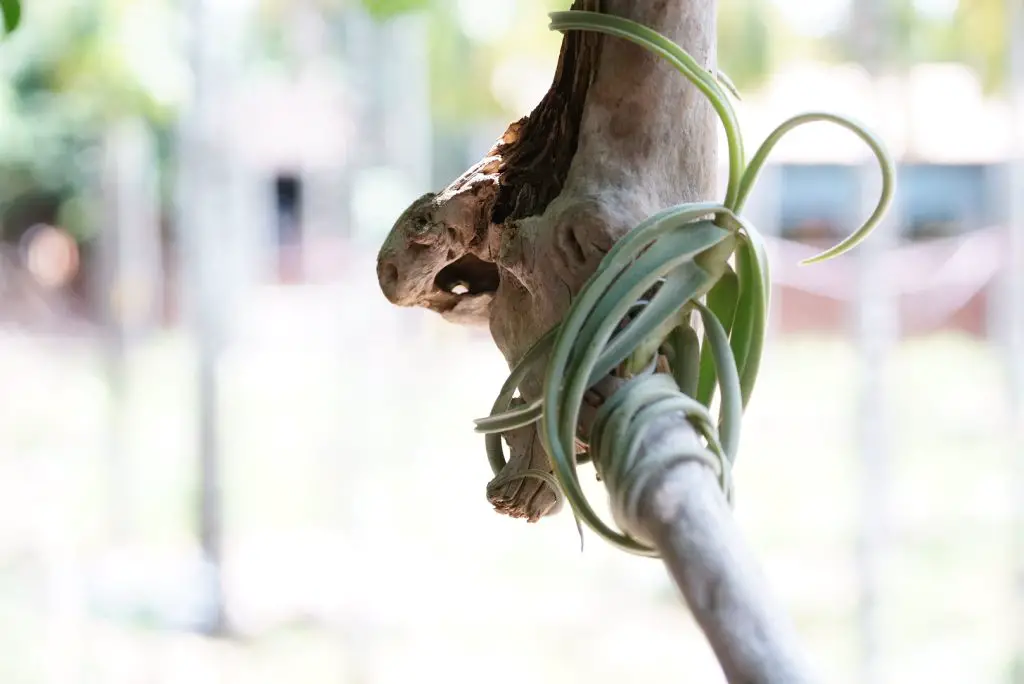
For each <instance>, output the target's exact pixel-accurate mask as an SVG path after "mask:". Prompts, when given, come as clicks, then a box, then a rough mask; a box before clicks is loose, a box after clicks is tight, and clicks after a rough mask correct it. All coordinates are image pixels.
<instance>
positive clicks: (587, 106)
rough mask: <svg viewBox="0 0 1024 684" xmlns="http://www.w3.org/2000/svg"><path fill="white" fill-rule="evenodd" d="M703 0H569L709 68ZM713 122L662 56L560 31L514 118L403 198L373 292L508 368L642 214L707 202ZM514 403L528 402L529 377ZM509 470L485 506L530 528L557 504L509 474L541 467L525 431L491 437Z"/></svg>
mask: <svg viewBox="0 0 1024 684" xmlns="http://www.w3.org/2000/svg"><path fill="white" fill-rule="evenodd" d="M713 7H714V2H713V0H647V1H645V2H634V1H632V0H577V1H576V2H575V3H574V4H573V9H585V10H591V11H602V12H606V13H609V14H615V15H619V16H624V17H628V18H630V19H633V20H635V21H638V22H640V23H642V24H645V25H647V26H650V27H651V28H654V29H655V30H658V31H660V32H661V33H663V34H665V35H667V36H668V37H670V38H672V39H673V40H676V41H678V42H680V44H682V45H683V46H684V47H685V48H686V49H687V50H688V51H689V52H690V54H692V55H693V56H694V58H695V59H697V61H698V62H700V63H702V64H703V65H704V66H706V67H708V68H712V67H713V64H712V61H711V60H712V59H713V54H714V34H715V31H714V20H713V19H714V12H713ZM714 159H715V125H714V118H713V112H712V110H711V107H710V105H709V104H708V103H707V101H706V100H704V99H703V97H702V96H701V95H700V94H699V93H698V92H697V91H696V89H695V88H693V87H691V86H690V85H689V84H688V83H687V82H686V81H685V79H683V78H682V76H680V75H679V74H678V73H676V72H675V71H673V70H672V69H671V67H669V66H668V65H667V64H665V63H664V62H663V61H661V60H659V59H657V58H656V57H654V56H652V55H650V54H649V53H647V52H645V51H644V50H643V49H642V48H640V47H638V46H635V45H632V44H629V43H627V42H626V41H623V40H621V39H617V38H611V37H603V36H599V35H597V34H594V33H585V32H570V33H568V34H566V36H565V37H564V38H563V42H562V48H561V52H560V54H559V59H558V65H557V68H556V70H555V76H554V80H553V83H552V86H551V88H550V90H549V91H548V93H547V94H546V95H545V97H544V98H543V99H542V100H541V102H540V103H539V104H538V105H537V107H536V108H535V109H534V111H533V112H531V113H530V115H529V116H527V117H524V118H523V119H520V120H519V121H517V122H515V123H513V124H512V125H510V126H509V127H508V130H506V132H505V134H504V135H503V136H502V138H501V139H500V140H499V141H498V143H497V144H496V145H495V146H494V147H493V148H492V150H490V152H489V153H488V154H487V155H486V156H485V157H484V158H483V159H482V160H481V161H480V162H478V163H477V164H475V165H473V166H472V167H471V168H470V169H468V170H467V171H466V172H465V173H463V174H462V175H461V176H460V177H459V178H457V179H456V180H455V181H453V182H452V183H451V184H450V185H449V186H448V187H447V188H445V189H444V190H442V191H441V192H440V193H436V194H433V193H431V194H427V195H424V196H423V197H421V198H420V199H418V200H417V201H416V202H414V203H413V204H412V205H411V206H410V207H409V208H408V209H407V210H406V211H405V212H404V213H403V214H402V216H401V217H400V218H399V219H398V221H397V222H396V224H395V226H394V227H393V228H392V230H391V233H390V234H389V235H388V238H387V240H386V241H385V243H384V245H383V247H382V248H381V251H380V254H379V256H378V263H377V274H378V278H379V280H380V284H381V289H382V290H383V291H384V294H385V295H386V296H387V297H388V299H389V300H390V301H392V302H393V303H395V304H398V305H402V306H422V307H426V308H429V309H431V310H433V311H436V312H438V313H440V314H441V315H442V316H444V317H445V318H446V319H448V320H450V321H453V322H457V323H464V324H484V323H487V324H488V325H489V326H490V331H491V335H492V337H493V338H494V341H495V343H496V344H497V346H498V348H499V349H500V350H501V352H502V353H503V354H504V356H505V358H506V360H507V362H508V363H509V365H510V366H511V365H514V364H515V363H516V362H517V361H518V360H519V359H520V358H521V357H522V355H523V354H524V353H525V352H526V350H527V349H528V348H529V347H530V345H531V344H532V343H533V342H534V341H535V340H536V339H538V338H539V337H540V336H541V335H542V334H543V333H544V332H546V331H547V330H549V329H550V328H551V327H552V326H554V325H555V324H557V323H558V321H559V320H560V319H561V318H562V316H563V315H564V313H565V311H566V310H567V308H568V306H569V303H570V301H571V298H572V297H573V296H574V294H575V293H576V292H578V291H579V289H580V287H581V286H582V285H583V283H584V282H585V281H586V279H587V277H589V276H590V274H591V273H593V271H594V270H595V269H596V267H597V265H598V264H599V263H600V261H601V258H602V257H603V256H604V254H605V253H606V252H607V251H608V250H609V249H610V248H611V246H612V245H613V244H614V242H615V241H616V240H617V239H619V238H620V237H621V236H622V235H623V234H625V232H626V231H628V230H629V229H630V228H632V227H633V226H635V225H636V224H637V223H639V222H640V221H641V220H643V219H644V218H646V217H647V216H649V215H650V214H652V213H654V212H656V211H659V210H661V209H663V208H665V207H667V206H670V205H672V204H676V203H679V202H685V201H694V200H697V199H707V198H709V197H710V196H711V192H712V190H713V187H714V169H715V164H714ZM541 371H542V369H541V368H538V369H535V371H534V374H533V375H532V376H530V377H528V378H527V381H526V382H525V383H524V386H523V387H521V391H522V393H523V394H524V395H525V396H527V397H534V396H536V395H537V393H538V392H539V390H540V380H541V378H540V373H541ZM506 442H507V443H508V445H509V464H508V465H507V466H506V469H505V471H503V473H502V476H501V478H500V480H499V482H498V483H495V482H492V484H491V486H489V487H488V490H487V495H488V499H489V500H490V501H491V503H492V504H494V506H495V508H496V509H497V510H499V511H500V512H502V513H505V514H507V515H511V516H514V517H522V518H526V519H528V520H531V521H535V520H538V519H539V518H540V517H542V516H544V515H547V514H549V513H551V512H552V511H554V510H556V497H555V493H554V492H553V491H552V490H551V488H550V487H549V486H548V485H546V484H544V483H543V482H541V481H539V480H537V479H532V478H530V479H522V478H520V479H515V478H512V477H509V476H510V475H512V474H515V473H521V472H523V471H525V470H528V469H531V468H534V469H538V468H539V469H543V470H549V467H548V461H547V457H546V455H545V454H544V453H543V449H542V447H541V445H540V440H539V439H538V438H537V435H536V432H535V429H534V428H533V427H532V426H531V427H529V428H522V429H521V430H519V431H516V432H514V433H512V434H509V435H506Z"/></svg>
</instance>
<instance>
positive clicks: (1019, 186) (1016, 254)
mask: <svg viewBox="0 0 1024 684" xmlns="http://www.w3.org/2000/svg"><path fill="white" fill-rule="evenodd" d="M1006 8H1007V12H1008V13H1009V17H1008V20H1009V26H1010V83H1011V89H1010V98H1011V112H1012V114H1013V118H1012V121H1013V122H1014V128H1015V131H1014V133H1015V136H1014V145H1013V151H1012V158H1011V160H1010V184H1009V202H1010V206H1009V216H1008V219H1009V228H1010V230H1009V235H1010V250H1009V251H1010V256H1009V264H1008V273H1007V275H1008V283H1007V285H1008V290H1009V292H1008V294H1009V297H1008V298H1007V299H1008V303H1009V308H1008V314H1009V321H1008V322H1009V339H1008V348H1007V354H1006V357H1007V363H1008V366H1009V368H1008V373H1007V376H1008V381H1009V385H1010V387H1009V389H1010V411H1011V414H1010V416H1011V417H1010V419H1011V421H1013V422H1012V425H1011V436H1010V440H1011V442H1010V449H1011V451H1010V453H1011V454H1012V457H1013V462H1014V468H1013V471H1014V472H1013V482H1014V485H1013V486H1014V492H1013V496H1012V500H1013V501H1014V503H1015V505H1016V509H1015V511H1014V513H1015V515H1014V520H1013V530H1014V531H1013V539H1014V541H1013V547H1014V568H1013V572H1014V584H1013V594H1014V595H1013V606H1014V611H1013V615H1014V625H1013V628H1014V632H1015V633H1014V639H1013V642H1012V643H1013V648H1014V653H1013V659H1014V660H1013V674H1012V675H1011V676H1012V678H1013V679H1012V682H1013V683H1014V684H1024V123H1022V121H1024V8H1022V7H1021V3H1020V2H1008V3H1006Z"/></svg>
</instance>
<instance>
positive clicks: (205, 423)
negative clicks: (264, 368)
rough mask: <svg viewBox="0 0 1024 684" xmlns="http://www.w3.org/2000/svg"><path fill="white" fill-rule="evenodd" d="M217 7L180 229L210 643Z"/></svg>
mask: <svg viewBox="0 0 1024 684" xmlns="http://www.w3.org/2000/svg"><path fill="white" fill-rule="evenodd" d="M211 5H212V3H210V2H208V1H206V0H190V2H188V3H187V5H186V8H187V9H186V11H187V12H188V24H189V28H190V36H189V37H190V44H189V61H190V63H191V65H192V75H193V90H192V101H191V106H190V107H189V109H188V111H187V112H186V113H185V114H184V115H183V116H182V119H181V122H180V126H181V129H180V138H179V140H180V147H179V150H180V159H179V164H180V168H179V177H178V192H179V193H180V195H179V197H178V202H179V206H178V211H179V214H178V215H179V226H180V231H181V232H180V235H181V240H182V248H183V257H184V258H183V259H182V262H183V267H184V269H185V277H184V278H183V279H182V280H183V283H184V287H185V291H184V293H183V294H184V301H185V304H186V310H187V314H188V316H189V318H190V319H191V323H192V327H193V329H194V331H195V335H196V342H197V344H196V346H197V349H196V351H197V355H198V359H197V363H198V368H197V376H198V377H197V384H198V388H197V389H198V397H197V399H198V422H199V439H198V445H197V446H198V449H199V489H200V495H199V499H200V500H199V521H198V522H199V537H200V543H201V545H202V551H203V556H204V561H205V563H206V566H207V569H208V572H209V575H208V577H209V585H208V587H207V589H208V591H209V593H208V596H209V604H208V610H209V613H208V616H207V619H206V620H205V621H204V622H205V625H206V629H207V632H208V633H209V634H211V635H218V634H223V633H225V632H226V631H227V618H226V611H225V605H224V592H223V586H222V574H221V568H222V561H223V531H222V512H221V508H222V507H221V468H220V454H219V453H218V442H219V435H218V429H217V428H218V386H217V377H216V371H217V362H218V359H219V356H220V349H221V336H222V330H221V325H220V324H221V320H222V318H223V307H222V296H223V291H222V288H221V287H220V284H221V283H220V282H219V278H218V276H217V274H218V268H217V261H216V257H215V254H216V247H217V244H218V239H217V235H218V233H223V232H224V231H223V229H222V228H221V227H219V226H218V222H219V219H223V218H224V216H225V215H224V213H223V212H219V211H218V207H217V206H216V205H215V204H214V197H215V196H216V195H217V194H218V190H219V189H223V184H222V183H221V182H220V181H222V180H223V179H222V177H221V174H219V173H218V171H220V170H221V169H220V168H219V166H220V164H221V162H222V154H223V151H222V150H221V149H219V146H218V145H217V144H216V139H215V137H214V130H213V123H214V114H215V112H216V108H217V104H218V99H217V96H218V94H219V93H222V92H223V88H222V87H221V86H222V85H223V83H221V82H220V79H219V78H218V77H219V76H221V75H222V74H221V73H220V69H219V68H218V67H219V66H221V65H220V60H219V59H217V58H218V57H221V54H220V52H221V51H222V49H223V45H221V44H220V42H219V41H218V39H217V27H216V26H215V25H213V22H212V20H213V18H214V17H213V11H212V10H211Z"/></svg>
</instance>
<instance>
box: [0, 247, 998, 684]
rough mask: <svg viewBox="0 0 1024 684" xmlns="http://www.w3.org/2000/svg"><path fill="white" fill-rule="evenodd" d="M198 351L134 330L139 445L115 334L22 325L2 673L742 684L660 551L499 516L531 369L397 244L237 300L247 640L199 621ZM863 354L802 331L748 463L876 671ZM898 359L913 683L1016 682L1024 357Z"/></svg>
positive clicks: (0, 367)
mask: <svg viewBox="0 0 1024 684" xmlns="http://www.w3.org/2000/svg"><path fill="white" fill-rule="evenodd" d="M193 368H194V359H193V349H192V347H191V346H190V341H189V339H188V338H187V337H186V336H184V335H183V334H181V333H168V334H166V335H162V336H160V337H157V338H154V339H151V340H149V341H148V342H146V343H145V344H144V345H142V346H140V347H139V348H137V349H135V350H133V351H132V353H131V355H130V363H129V375H128V384H127V390H126V399H127V401H126V402H125V406H126V412H125V413H124V415H122V416H121V417H120V419H119V420H120V421H121V422H120V426H121V427H122V428H123V430H122V431H121V433H122V434H123V441H122V442H121V444H120V448H121V449H122V450H121V452H120V453H121V455H120V461H116V459H115V457H114V455H116V454H117V453H118V451H117V449H112V447H117V446H118V445H117V444H116V443H112V442H111V440H110V432H109V431H108V428H109V427H111V426H112V425H117V423H111V420H115V419H116V417H112V416H114V412H113V406H114V404H113V401H112V394H111V392H110V390H109V387H108V385H107V380H106V376H105V366H104V362H103V356H102V353H101V348H100V346H99V345H98V343H97V342H96V341H94V340H89V339H85V338H67V337H64V338H48V339H43V338H39V337H28V336H25V335H24V334H19V333H18V332H15V331H11V330H7V331H6V332H3V333H2V334H0V387H2V388H3V390H4V393H5V394H7V395H8V396H13V397H17V401H15V402H10V401H5V402H3V403H0V643H2V644H3V646H2V654H0V682H3V683H4V684H21V683H26V684H27V683H28V682H32V683H36V682H55V683H56V682H65V681H79V682H96V683H97V684H150V683H153V684H172V683H174V684H177V683H179V682H180V683H186V682H187V683H189V684H205V683H206V682H230V683H231V684H255V683H257V682H260V683H262V682H267V683H268V684H269V683H270V682H280V681H283V680H287V679H292V680H294V681H302V682H306V683H308V684H320V683H327V682H338V683H341V682H344V683H345V684H350V683H351V684H357V683H359V682H374V683H375V684H388V683H390V682H403V681H409V680H412V679H419V678H426V679H433V678H435V677H437V678H442V679H443V680H445V681H448V682H463V681H466V682H469V681H479V680H481V679H486V680H487V681H489V682H493V683H503V682H523V681H531V682H538V683H540V682H556V681H558V682H566V681H569V682H573V681H587V682H591V683H593V684H599V683H601V682H622V681H630V682H632V681H636V682H645V681H651V682H653V681H680V680H681V681H702V682H705V681H706V682H715V681H721V676H720V675H719V674H718V672H717V666H716V664H715V662H714V659H713V657H712V655H711V653H710V650H709V649H708V647H707V646H706V645H705V643H704V642H703V639H702V637H701V636H700V634H699V633H698V632H697V630H696V629H695V628H694V627H693V625H692V624H690V621H689V617H688V614H687V612H686V611H685V610H682V609H681V608H680V602H679V599H678V598H677V596H676V593H675V590H674V588H673V587H671V585H670V584H669V582H668V580H667V579H666V577H665V576H664V574H663V571H662V570H661V567H660V564H658V563H657V562H654V561H651V560H647V559H642V558H633V557H629V556H626V555H624V554H622V553H620V552H617V551H614V550H612V549H610V548H607V547H606V545H605V544H604V543H603V542H602V541H601V540H599V539H597V538H596V537H594V536H593V535H589V534H588V535H587V537H586V546H585V550H584V552H583V553H582V554H581V553H580V551H579V542H578V539H577V538H576V533H575V531H574V528H573V524H572V521H571V519H570V518H569V517H568V515H567V514H562V515H560V516H558V517H557V518H555V519H550V520H545V521H544V522H542V523H540V524H538V525H533V526H530V525H526V524H524V523H522V522H519V521H511V520H507V519H503V518H500V517H499V516H497V515H495V514H494V513H492V512H491V511H490V509H489V507H488V505H487V503H486V501H485V499H484V485H485V483H486V481H487V479H488V478H489V469H488V466H487V462H486V458H485V456H484V453H483V444H482V440H481V438H480V437H479V436H477V435H474V433H473V431H472V422H471V420H472V418H474V417H478V416H481V415H485V414H486V413H487V411H488V409H489V406H490V403H491V401H492V397H493V395H494V393H495V392H496V391H497V389H498V388H499V386H500V384H501V382H502V381H503V379H504V374H505V372H506V369H505V367H504V363H503V361H502V359H501V358H500V356H499V355H498V353H497V351H496V350H494V349H493V347H492V345H491V343H490V341H489V340H488V339H487V336H486V334H485V333H483V334H470V333H468V332H466V331H464V330H461V329H458V328H454V327H452V326H448V325H446V324H443V323H441V322H440V321H439V320H437V319H434V318H433V317H431V316H427V315H425V314H422V313H420V312H409V311H398V310H394V309H392V308H390V307H389V306H387V304H386V302H384V300H383V298H382V297H380V295H379V294H378V292H377V290H376V285H375V283H374V282H373V274H372V268H371V262H370V259H369V257H366V258H364V259H363V260H362V261H360V262H357V263H356V264H354V266H353V268H352V270H351V275H350V276H349V277H347V278H346V279H345V280H343V281H338V282H333V283H329V284H325V285H318V286H295V287H286V288H265V289H260V290H256V291H254V292H253V293H251V296H248V297H246V298H244V306H243V307H242V308H241V309H240V310H238V311H237V312H236V318H235V320H234V321H233V322H232V341H231V344H230V345H229V348H228V350H227V351H226V353H225V356H224V359H223V362H222V364H221V367H220V374H221V380H222V383H223V388H222V396H221V406H222V407H223V413H222V426H221V427H222V443H223V455H224V459H225V463H226V471H227V472H226V486H225V490H224V497H225V505H226V530H227V560H226V563H227V567H226V575H227V577H226V583H227V591H228V596H229V604H230V611H231V618H232V622H233V623H234V624H235V626H236V627H237V629H238V630H239V632H240V638H239V639H238V640H235V641H230V642H218V641H213V640H206V639H203V638H201V637H198V636H195V635H192V634H188V633H187V632H186V631H184V630H183V629H180V628H182V627H187V626H188V624H189V622H190V620H194V619H195V616H196V615H200V614H201V613H202V606H203V605H204V603H203V594H202V592H201V591H199V590H200V589H201V588H202V587H203V575H202V571H203V568H202V566H201V565H200V564H198V563H197V562H196V561H195V558H196V550H195V548H194V546H193V542H192V539H193V533H192V524H191V520H192V519H193V515H194V510H195V505H194V504H195V497H196V487H195V472H196V463H195V457H194V455H193V454H194V445H195V440H196V435H195V426H194V424H193V421H194V411H195V404H194V397H195V396H196V394H195V387H194V383H193V370H192V369H193ZM449 370H450V372H449ZM857 377H858V368H857V366H856V356H855V352H854V350H853V349H852V348H851V346H850V345H849V344H848V343H846V342H843V341H840V340H838V339H832V338H825V337H821V338H818V337H812V336H791V337H788V338H785V339H779V340H775V341H774V343H773V345H772V347H771V349H770V352H769V356H768V361H767V364H766V367H765V369H764V373H763V376H762V380H761V381H760V382H761V384H760V385H759V388H758V391H757V394H756V398H755V401H754V404H753V405H752V407H751V410H750V412H749V419H748V420H747V421H745V422H744V426H745V429H746V432H745V435H744V445H743V447H744V448H743V450H742V455H741V459H742V460H741V461H740V462H739V463H738V466H737V472H736V476H737V486H738V491H737V495H738V508H737V513H738V516H739V518H740V521H741V524H742V526H743V528H744V530H745V531H746V533H747V535H748V537H749V539H750V541H751V543H752V544H753V546H754V547H755V549H756V550H757V551H758V552H759V553H760V554H761V558H762V561H763V563H764V566H765V568H766V570H767V572H768V574H769V582H770V584H771V585H772V586H773V587H774V588H775V589H776V591H777V592H778V593H779V595H780V596H781V598H782V600H783V601H784V602H785V604H786V608H787V609H788V610H789V611H790V612H791V613H792V614H793V615H794V617H795V618H796V620H797V621H798V625H799V628H800V631H801V634H802V636H803V637H804V638H805V640H806V642H807V646H808V647H809V650H810V652H811V653H812V654H813V657H814V658H815V659H816V661H817V662H818V663H820V665H821V666H822V668H823V669H824V670H825V671H826V673H827V675H828V676H827V677H826V679H827V681H830V682H854V681H857V673H858V669H857V662H858V661H857V651H856V644H857V633H856V628H857V623H856V596H857V584H856V582H857V578H856V574H855V573H856V566H855V563H854V549H855V541H856V537H855V535H856V532H857V526H856V521H857V520H858V516H859V514H860V513H859V509H858V506H859V502H860V498H859V497H860V489H859V487H860V483H861V480H860V474H859V470H858V465H857V461H856V455H855V451H854V445H855V443H856V442H855V438H856V433H855V432H854V429H855V424H856V422H855V421H856V419H855V414H854V413H853V411H854V410H855V406H854V403H853V399H854V397H855V396H856V382H857ZM886 377H887V382H888V386H889V388H890V390H891V395H890V397H889V401H890V402H891V407H890V408H891V411H890V413H889V415H890V416H891V425H890V426H889V427H890V429H891V433H890V434H891V437H892V444H893V451H892V454H891V487H892V489H891V491H890V493H889V497H890V501H891V510H892V514H893V519H892V522H893V525H892V535H891V539H890V543H891V547H890V551H891V552H890V553H889V555H888V557H887V559H886V566H885V571H886V572H885V584H884V587H883V595H882V597H881V610H882V611H883V618H882V625H883V627H884V633H883V634H882V635H880V641H881V643H882V644H884V647H883V648H884V653H883V656H884V658H885V664H886V674H887V680H888V681H929V682H950V683H954V682H956V683H960V682H968V681H970V682H991V681H997V680H999V679H1000V678H1002V677H1005V673H1006V668H1007V667H1008V663H1009V654H1010V644H1009V643H1008V637H1009V635H1010V634H1011V629H1010V622H1009V621H1010V620H1011V618H1012V617H1013V616H1012V615H1011V614H1010V610H1011V609H1010V607H1009V606H1010V605H1011V603H1010V586H1011V585H1010V578H1009V568H1010V567H1011V566H1010V555H1009V554H1010V548H1009V542H1010V540H1011V534H1010V530H1009V521H1010V503H1011V500H1010V493H1009V488H1008V485H1007V484H1005V483H1004V475H1003V474H1005V473H1006V472H1007V464H1008V462H1009V453H1008V447H1007V445H1006V444H1004V443H1003V441H1001V437H1000V436H1001V435H1003V434H1005V433H1006V431H1005V427H1004V426H1005V424H1006V423H1005V421H1006V420H1007V416H1006V415H1004V412H1005V410H1006V408H1005V407H1006V402H1005V398H1004V397H1005V395H1004V387H1003V386H1002V380H1001V370H1000V366H999V364H998V363H997V357H996V355H995V354H994V352H993V351H992V350H991V349H989V348H987V347H986V346H985V345H983V344H982V343H980V342H978V341H976V340H973V339H968V338H963V337H957V336H948V335H947V336H942V335H936V336H931V337H928V338H922V339H917V340H911V341H908V342H905V343H904V344H902V345H901V346H900V347H899V348H898V350H897V352H896V354H895V355H894V358H893V362H892V366H891V368H889V369H888V373H887V376H886ZM117 463H120V464H121V465H122V466H123V468H122V467H115V466H116V465H117ZM112 473H119V475H118V477H119V478H121V479H115V478H114V477H113V476H112V475H111V474H112ZM588 475H589V471H587V476H585V479H587V480H589V479H590V478H589V477H588ZM118 491H121V492H127V493H128V494H129V495H128V496H127V497H122V499H123V500H121V503H120V504H117V505H119V506H120V508H119V509H118V510H120V511H121V512H122V513H124V514H125V515H124V516H122V518H123V520H126V521H127V527H125V528H123V529H120V530H117V529H112V528H111V526H110V525H109V523H108V520H110V517H111V516H112V515H113V512H112V510H111V508H110V506H111V502H112V501H113V502H114V503H115V504H116V503H117V502H118V499H117V497H112V496H110V495H111V494H112V493H113V494H116V493H117V492H118ZM591 491H593V493H594V496H595V499H596V500H598V501H602V494H601V492H600V490H599V489H598V487H597V486H593V487H592V488H591ZM115 534H116V535H118V536H116V537H115V536H112V535H115ZM118 539H120V541H117V540H118ZM55 654H60V655H59V656H57V657H55Z"/></svg>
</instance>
